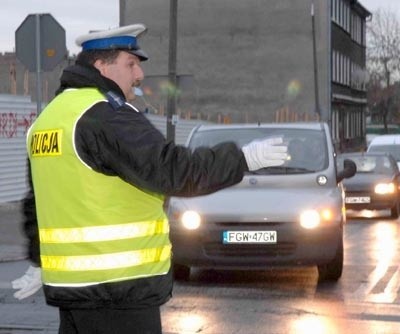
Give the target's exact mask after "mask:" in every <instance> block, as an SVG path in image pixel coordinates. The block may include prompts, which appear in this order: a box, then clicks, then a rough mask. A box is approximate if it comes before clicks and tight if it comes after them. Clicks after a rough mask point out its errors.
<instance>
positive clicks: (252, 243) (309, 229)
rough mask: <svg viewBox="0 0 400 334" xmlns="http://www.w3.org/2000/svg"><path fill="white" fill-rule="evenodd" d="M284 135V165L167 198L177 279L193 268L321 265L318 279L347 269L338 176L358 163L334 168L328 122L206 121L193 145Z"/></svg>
mask: <svg viewBox="0 0 400 334" xmlns="http://www.w3.org/2000/svg"><path fill="white" fill-rule="evenodd" d="M265 137H281V138H282V139H283V141H284V143H286V144H287V146H288V152H289V158H288V160H287V161H286V162H285V164H284V165H283V166H278V167H268V168H264V169H260V170H258V171H255V172H248V173H247V174H246V175H245V177H244V178H243V180H242V181H241V182H240V183H239V184H237V185H235V186H232V187H229V188H226V189H223V190H220V191H218V192H215V193H213V194H210V195H205V196H199V197H192V198H182V197H172V198H170V199H169V203H168V207H167V211H168V216H169V219H170V226H171V241H172V245H173V265H174V270H175V277H176V278H177V279H188V278H189V275H190V268H191V267H199V268H208V269H210V268H212V269H235V270H236V269H239V270H240V269H244V270H248V269H266V268H269V267H272V266H293V265H304V266H308V265H317V266H318V272H319V279H320V280H334V281H336V280H338V279H339V278H340V277H341V275H342V269H343V225H344V224H345V221H346V214H345V206H344V191H343V188H342V185H341V182H340V181H341V180H342V179H343V178H344V177H351V176H352V175H354V173H355V171H356V168H355V165H354V163H352V162H351V161H346V163H345V168H344V169H343V170H342V171H340V173H339V172H338V171H337V169H336V163H335V153H334V147H333V145H332V140H331V137H330V131H329V128H328V126H327V124H325V123H273V124H261V125H258V124H254V125H249V124H245V125H201V126H199V127H197V128H195V129H194V130H193V131H192V133H191V134H190V136H189V138H188V141H187V145H188V146H189V147H191V148H192V149H194V148H196V147H199V146H213V145H216V144H218V143H220V142H223V141H234V142H236V144H237V145H238V146H240V147H241V146H243V145H245V144H247V143H249V142H250V141H252V140H255V139H258V138H265Z"/></svg>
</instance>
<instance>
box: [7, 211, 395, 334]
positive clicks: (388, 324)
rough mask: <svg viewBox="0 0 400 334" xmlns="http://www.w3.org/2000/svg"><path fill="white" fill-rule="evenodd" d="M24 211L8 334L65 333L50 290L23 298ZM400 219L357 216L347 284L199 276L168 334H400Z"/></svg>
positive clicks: (171, 309)
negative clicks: (18, 287) (48, 298)
mask: <svg viewBox="0 0 400 334" xmlns="http://www.w3.org/2000/svg"><path fill="white" fill-rule="evenodd" d="M18 210H19V208H18V206H8V207H3V206H0V247H1V258H0V259H1V261H0V315H1V316H0V333H2V334H4V333H12V334H17V333H50V334H54V333H57V328H58V313H57V312H58V311H57V309H55V308H53V307H50V306H47V305H46V304H45V302H44V296H43V292H42V291H39V292H38V293H37V294H36V295H34V296H32V297H29V298H27V299H25V300H23V301H18V300H16V299H15V298H14V297H13V296H12V293H13V290H12V289H11V284H10V282H11V280H12V279H14V278H16V277H19V276H20V275H22V274H23V273H24V271H25V270H26V268H27V266H28V262H27V261H26V260H24V259H23V257H24V256H23V254H24V247H23V244H24V238H23V236H22V233H21V230H20V220H21V216H20V214H19V212H18ZM399 238H400V229H399V221H394V220H389V219H386V218H385V217H374V218H372V219H364V218H360V217H353V218H351V219H350V220H349V222H348V224H347V225H346V227H345V266H344V273H343V276H342V278H341V279H340V281H339V282H337V283H335V284H333V283H326V284H318V282H317V270H316V268H314V267H308V268H281V269H276V268H275V269H270V270H266V271H258V272H244V271H233V272H231V271H218V272H216V271H203V270H196V269H195V270H193V271H192V275H191V279H190V281H188V282H176V283H175V288H174V296H173V298H172V299H171V300H170V301H169V302H168V303H167V304H166V305H164V306H163V307H162V320H163V328H164V333H165V334H178V333H179V334H194V333H203V334H225V333H227V334H230V333H232V334H245V333H246V334H263V333H268V334H270V333H272V334H303V333H304V334H347V333H349V334H350V333H351V334H353V333H363V334H397V333H400V296H399V290H400V269H399V263H400V262H399V260H400V252H399V250H400V248H399Z"/></svg>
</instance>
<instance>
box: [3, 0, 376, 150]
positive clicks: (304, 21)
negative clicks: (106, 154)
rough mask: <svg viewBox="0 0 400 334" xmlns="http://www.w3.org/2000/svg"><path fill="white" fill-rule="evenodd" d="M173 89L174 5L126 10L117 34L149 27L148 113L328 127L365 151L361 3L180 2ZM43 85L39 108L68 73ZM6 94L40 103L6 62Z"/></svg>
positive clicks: (365, 14) (127, 0) (29, 79)
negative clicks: (170, 103)
mask: <svg viewBox="0 0 400 334" xmlns="http://www.w3.org/2000/svg"><path fill="white" fill-rule="evenodd" d="M177 4H178V9H177V26H178V35H177V63H176V69H177V81H178V86H177V87H170V85H169V82H168V72H169V68H168V61H169V20H170V1H165V0H152V1H147V0H120V2H119V5H120V25H127V24H131V23H137V22H142V23H144V24H146V26H147V27H148V31H147V33H146V36H145V37H144V38H143V39H142V41H141V45H142V47H143V48H144V49H145V50H146V51H147V52H148V54H149V55H150V60H149V61H148V62H145V63H143V67H144V71H145V76H146V79H145V82H144V83H143V86H142V88H143V91H144V95H143V96H142V97H140V98H139V99H138V100H137V101H136V102H135V103H136V104H137V105H138V107H139V108H140V109H142V110H146V111H147V112H148V113H151V114H156V115H165V114H166V106H167V96H168V94H171V92H173V93H174V94H175V95H176V97H177V114H178V116H179V118H181V119H191V120H193V119H198V120H205V121H212V122H226V123H229V122H235V123H236V122H280V121H303V120H304V121H307V120H317V119H318V120H322V121H326V122H328V123H329V125H330V127H331V130H332V136H333V139H334V141H335V145H336V147H337V148H338V150H340V151H346V150H353V149H360V148H362V147H363V146H364V145H365V132H366V115H365V114H366V103H367V102H366V91H365V89H366V81H367V78H368V76H367V74H366V73H367V72H366V70H365V63H366V22H367V20H368V19H370V17H371V14H370V13H369V11H368V10H367V9H366V8H365V7H363V5H362V0H361V2H360V1H356V0H299V1H293V0H280V1H263V0H247V1H241V0H218V1H203V0H184V1H179V0H177ZM73 61H74V59H73V58H68V59H66V60H65V61H63V62H62V63H60V64H59V65H58V66H57V67H56V68H55V69H54V70H53V71H51V72H44V73H43V76H42V80H43V82H42V88H43V92H42V101H43V102H44V103H46V102H48V101H49V100H51V99H52V97H53V96H54V92H55V91H56V89H57V88H58V85H59V76H60V74H61V71H62V69H63V68H64V67H65V66H67V65H69V64H71V63H72V62H73ZM0 77H1V79H2V80H1V85H0V94H1V93H3V94H17V95H28V96H32V100H33V101H35V99H36V89H35V86H36V78H35V73H32V72H29V71H27V70H26V69H25V67H24V66H23V64H21V63H20V62H19V61H18V59H16V57H15V54H14V53H6V54H0Z"/></svg>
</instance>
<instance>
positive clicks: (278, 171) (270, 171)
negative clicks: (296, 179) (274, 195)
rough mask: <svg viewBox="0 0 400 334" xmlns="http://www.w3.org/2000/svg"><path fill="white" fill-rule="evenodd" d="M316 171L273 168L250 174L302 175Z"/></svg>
mask: <svg viewBox="0 0 400 334" xmlns="http://www.w3.org/2000/svg"><path fill="white" fill-rule="evenodd" d="M314 172H315V171H314V170H310V169H308V168H304V167H289V166H271V167H266V168H261V169H258V170H255V171H252V172H250V173H251V174H256V175H263V174H302V173H314Z"/></svg>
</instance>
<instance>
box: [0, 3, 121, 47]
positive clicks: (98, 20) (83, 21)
mask: <svg viewBox="0 0 400 334" xmlns="http://www.w3.org/2000/svg"><path fill="white" fill-rule="evenodd" d="M0 4H1V11H0V52H5V51H15V31H16V30H17V29H18V27H19V26H20V25H21V23H22V22H23V21H24V20H25V18H26V17H27V16H28V15H29V14H47V13H48V14H51V15H52V16H53V17H54V18H55V19H56V21H57V22H58V23H59V24H60V25H61V26H62V27H63V28H64V29H65V35H66V39H67V49H68V50H69V51H70V53H77V52H79V50H80V48H78V47H77V46H76V45H75V39H76V37H78V36H79V35H82V34H85V33H87V32H89V30H103V29H109V28H113V27H117V26H118V25H119V0H72V1H71V0H70V1H64V0H0ZM78 4H79V5H78Z"/></svg>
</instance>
